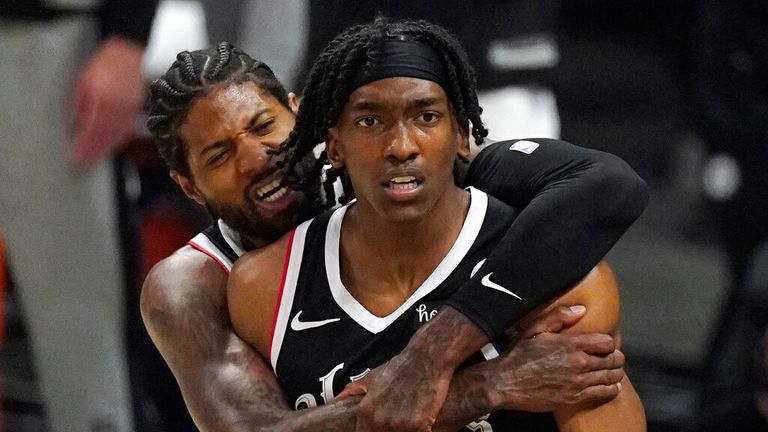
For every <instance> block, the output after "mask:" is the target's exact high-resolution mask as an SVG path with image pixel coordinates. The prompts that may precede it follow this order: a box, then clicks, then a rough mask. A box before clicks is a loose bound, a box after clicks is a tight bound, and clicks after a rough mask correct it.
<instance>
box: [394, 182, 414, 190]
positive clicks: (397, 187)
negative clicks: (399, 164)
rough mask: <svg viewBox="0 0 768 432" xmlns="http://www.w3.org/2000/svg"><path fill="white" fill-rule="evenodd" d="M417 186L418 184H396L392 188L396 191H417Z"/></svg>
mask: <svg viewBox="0 0 768 432" xmlns="http://www.w3.org/2000/svg"><path fill="white" fill-rule="evenodd" d="M416 186H417V184H416V182H413V183H395V184H393V185H392V186H391V187H392V189H394V190H409V189H415V188H416Z"/></svg>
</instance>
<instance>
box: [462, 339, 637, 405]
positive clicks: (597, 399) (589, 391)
mask: <svg viewBox="0 0 768 432" xmlns="http://www.w3.org/2000/svg"><path fill="white" fill-rule="evenodd" d="M623 366H624V354H622V353H621V351H618V350H616V349H615V342H614V340H613V338H612V337H611V336H609V335H606V334H597V333H593V334H583V335H575V336H567V335H560V334H553V333H542V334H539V335H537V336H535V337H534V338H532V339H525V340H523V341H521V342H519V343H518V344H517V345H515V346H514V347H511V348H509V349H508V350H507V351H505V352H504V353H503V354H502V355H501V356H500V357H498V358H496V359H494V360H491V361H488V362H486V363H485V364H482V363H481V364H479V365H476V366H475V367H486V368H488V370H486V371H485V372H484V374H485V376H487V377H490V378H489V379H488V380H487V385H488V386H489V389H488V390H489V392H490V393H489V399H490V401H491V404H492V406H493V408H494V409H507V410H518V411H528V412H546V411H555V410H557V409H560V408H564V407H567V406H574V405H581V404H585V403H603V402H607V401H609V400H611V399H613V398H615V397H616V396H617V395H618V394H619V391H621V385H620V381H621V380H622V378H624V369H623Z"/></svg>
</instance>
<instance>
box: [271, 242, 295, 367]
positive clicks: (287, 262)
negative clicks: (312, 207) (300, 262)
mask: <svg viewBox="0 0 768 432" xmlns="http://www.w3.org/2000/svg"><path fill="white" fill-rule="evenodd" d="M295 236H296V228H294V229H293V230H291V236H290V237H289V238H288V247H287V249H286V251H285V261H284V262H283V275H282V277H281V279H280V291H279V292H278V294H277V303H275V311H274V315H273V317H272V328H271V329H270V332H269V350H268V351H267V361H269V362H270V363H271V364H272V365H273V368H276V365H275V362H273V361H272V352H273V345H274V343H275V330H276V329H277V319H278V316H279V315H280V305H281V303H282V301H283V292H284V291H285V281H286V278H287V276H288V268H289V267H290V264H291V250H292V249H293V238H294V237H295ZM275 373H277V371H276V370H275Z"/></svg>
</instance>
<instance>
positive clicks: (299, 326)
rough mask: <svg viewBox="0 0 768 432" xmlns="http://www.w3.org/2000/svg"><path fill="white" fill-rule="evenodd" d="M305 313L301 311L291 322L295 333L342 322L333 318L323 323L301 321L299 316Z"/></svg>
mask: <svg viewBox="0 0 768 432" xmlns="http://www.w3.org/2000/svg"><path fill="white" fill-rule="evenodd" d="M302 312H303V311H299V312H298V313H296V315H294V317H293V319H292V320H291V330H293V331H297V332H298V331H302V330H309V329H312V328H317V327H322V326H324V325H326V324H330V323H333V322H336V321H341V318H331V319H327V320H322V321H300V320H299V315H301V313H302Z"/></svg>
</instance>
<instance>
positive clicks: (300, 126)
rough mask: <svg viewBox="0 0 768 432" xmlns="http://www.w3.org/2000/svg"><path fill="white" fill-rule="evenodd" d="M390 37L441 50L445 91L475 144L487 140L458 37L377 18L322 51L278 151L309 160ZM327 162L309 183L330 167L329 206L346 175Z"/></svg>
mask: <svg viewBox="0 0 768 432" xmlns="http://www.w3.org/2000/svg"><path fill="white" fill-rule="evenodd" d="M387 38H404V39H412V40H418V41H421V42H423V43H425V44H427V45H429V46H430V47H432V49H433V50H434V51H435V52H436V53H438V55H439V58H440V60H441V62H442V63H443V66H444V67H445V70H446V76H447V82H446V83H445V87H446V88H444V90H445V92H446V95H447V96H448V98H449V100H450V101H451V105H452V107H453V109H454V110H455V112H456V116H457V119H458V121H459V122H460V123H462V124H466V122H467V121H469V122H470V123H471V126H472V135H473V136H474V138H475V142H476V143H477V144H481V143H482V142H483V140H484V138H485V137H486V136H487V135H488V131H487V129H486V128H485V127H484V126H483V121H482V119H481V117H480V116H481V114H482V112H483V110H482V108H481V107H480V105H479V103H478V100H477V90H476V78H475V72H474V70H473V68H472V66H471V65H470V64H469V60H468V58H467V54H466V52H465V51H464V49H463V48H462V47H461V44H460V43H459V41H458V40H457V39H456V37H454V36H453V35H452V34H450V33H449V32H448V31H447V30H445V29H444V28H442V27H440V26H437V25H434V24H431V23H429V22H426V21H397V22H388V21H387V20H386V19H385V18H383V17H377V18H376V19H375V20H374V21H373V22H372V23H370V24H365V25H357V26H353V27H350V28H348V29H347V30H345V31H344V32H343V33H341V34H340V35H339V36H337V37H336V38H335V39H334V40H333V41H331V43H330V44H329V45H328V46H327V47H326V48H325V49H324V50H323V52H322V53H321V54H320V55H319V57H318V58H317V60H316V61H315V63H314V65H313V67H312V70H311V71H310V73H309V76H308V78H307V83H306V85H305V87H304V92H303V97H302V102H301V105H300V107H299V114H298V116H297V117H296V126H295V128H294V130H293V132H292V133H291V135H290V137H289V138H288V140H287V141H286V142H285V143H284V145H283V146H281V148H280V149H278V150H276V151H275V152H276V153H284V154H285V157H286V159H287V160H288V161H289V162H290V163H291V164H293V165H295V164H297V163H298V162H299V161H306V156H307V154H308V153H310V152H311V151H312V150H313V149H314V148H315V147H316V146H317V144H319V143H321V142H323V140H324V139H325V134H326V132H327V131H328V129H329V128H331V127H333V126H334V125H335V124H336V122H337V121H338V117H339V115H340V114H341V111H342V109H343V108H344V105H345V104H346V101H347V99H348V98H349V95H350V94H352V92H353V91H354V90H355V87H354V86H355V85H356V79H357V77H358V76H359V72H360V71H368V70H371V68H372V67H373V66H374V65H375V64H376V61H377V60H378V56H379V53H380V51H381V46H382V44H383V43H384V41H385V39H387ZM461 162H464V163H466V162H468V161H464V160H462V161H461ZM303 163H306V162H303ZM328 165H329V161H328V159H327V155H326V154H325V152H323V153H322V154H321V155H320V157H319V158H318V159H316V161H315V163H314V166H313V167H312V169H311V170H310V171H309V172H308V174H309V175H310V177H308V178H307V179H306V181H308V182H309V181H313V180H312V179H315V180H314V181H316V179H317V178H319V176H320V175H321V173H322V172H323V170H324V169H325V170H326V171H325V180H324V185H323V188H324V191H325V192H326V200H327V206H328V207H330V206H331V205H333V203H334V202H335V194H334V193H333V186H332V183H333V181H334V180H335V179H336V178H338V177H339V176H340V175H341V173H339V172H337V171H336V170H334V169H333V168H331V169H327V166H328ZM457 172H458V171H457ZM345 189H346V188H345ZM349 192H350V191H347V193H349Z"/></svg>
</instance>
